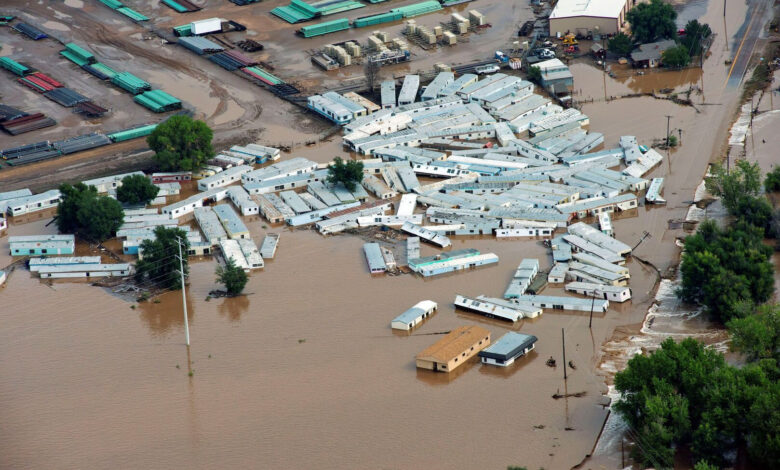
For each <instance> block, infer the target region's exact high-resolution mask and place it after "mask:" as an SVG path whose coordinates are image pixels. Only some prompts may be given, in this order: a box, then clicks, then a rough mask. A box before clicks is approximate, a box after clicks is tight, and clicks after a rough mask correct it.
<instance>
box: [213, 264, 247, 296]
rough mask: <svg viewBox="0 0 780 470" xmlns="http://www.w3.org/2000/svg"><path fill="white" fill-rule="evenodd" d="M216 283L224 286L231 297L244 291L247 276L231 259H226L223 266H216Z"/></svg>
mask: <svg viewBox="0 0 780 470" xmlns="http://www.w3.org/2000/svg"><path fill="white" fill-rule="evenodd" d="M216 274H217V282H219V283H220V284H222V285H223V286H225V289H226V290H227V291H228V293H229V294H231V295H236V294H240V293H241V292H242V291H243V290H244V286H246V283H247V281H248V280H249V276H247V274H246V272H244V270H243V269H242V268H240V267H238V266H236V262H235V261H234V260H233V258H228V260H227V262H226V263H225V266H224V267H223V266H222V265H219V266H217V270H216Z"/></svg>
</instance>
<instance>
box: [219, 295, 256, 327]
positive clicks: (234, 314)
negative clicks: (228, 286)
mask: <svg viewBox="0 0 780 470" xmlns="http://www.w3.org/2000/svg"><path fill="white" fill-rule="evenodd" d="M248 309H249V296H247V295H239V296H238V297H231V298H225V299H223V301H222V303H220V304H219V305H218V306H217V311H218V312H219V314H220V315H222V316H223V317H227V319H228V320H230V321H233V322H235V321H239V320H241V315H242V314H243V313H244V312H246V311H247V310H248Z"/></svg>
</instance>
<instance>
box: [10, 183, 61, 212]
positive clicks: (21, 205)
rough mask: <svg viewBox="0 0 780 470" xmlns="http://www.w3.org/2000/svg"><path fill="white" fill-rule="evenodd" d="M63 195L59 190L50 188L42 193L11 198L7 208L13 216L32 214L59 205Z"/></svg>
mask: <svg viewBox="0 0 780 470" xmlns="http://www.w3.org/2000/svg"><path fill="white" fill-rule="evenodd" d="M61 197H62V196H61V194H60V192H59V191H58V190H56V189H50V190H49V191H46V192H43V193H40V194H35V195H32V196H25V197H21V198H16V199H11V200H10V201H8V208H7V209H6V210H7V212H8V214H9V215H11V216H19V215H24V214H31V213H33V212H38V211H42V210H44V209H48V208H50V207H56V206H57V205H59V203H60V198H61Z"/></svg>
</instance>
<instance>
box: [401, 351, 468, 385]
mask: <svg viewBox="0 0 780 470" xmlns="http://www.w3.org/2000/svg"><path fill="white" fill-rule="evenodd" d="M477 364H480V360H479V357H478V356H476V355H475V356H473V357H471V358H469V359H468V360H467V361H466V362H464V363H463V364H462V365H461V366H459V367H458V368H457V369H455V370H453V371H452V372H434V371H432V370H428V369H420V368H418V367H415V369H416V370H417V380H419V381H420V382H424V383H426V384H428V385H434V386H435V385H447V384H448V383H450V382H452V381H453V380H455V379H457V378H458V377H460V376H461V375H463V374H465V373H467V372H468V371H470V370H471V369H472V368H474V366H475V365H477ZM412 365H414V362H412Z"/></svg>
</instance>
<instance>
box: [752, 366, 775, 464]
mask: <svg viewBox="0 0 780 470" xmlns="http://www.w3.org/2000/svg"><path fill="white" fill-rule="evenodd" d="M755 369H756V372H755V373H756V375H759V374H760V373H761V372H763V370H762V369H759V368H758V367H756V368H755ZM752 392H753V393H751V399H752V402H751V404H750V408H749V410H748V412H747V423H748V426H747V432H746V437H745V440H746V441H747V443H748V456H749V457H750V459H751V460H752V461H753V462H755V463H757V464H758V465H759V467H757V468H780V411H779V409H778V408H779V407H778V403H780V382H779V381H778V380H777V378H776V377H775V379H774V381H773V382H771V383H768V384H764V385H763V386H762V387H754V390H752Z"/></svg>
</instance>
